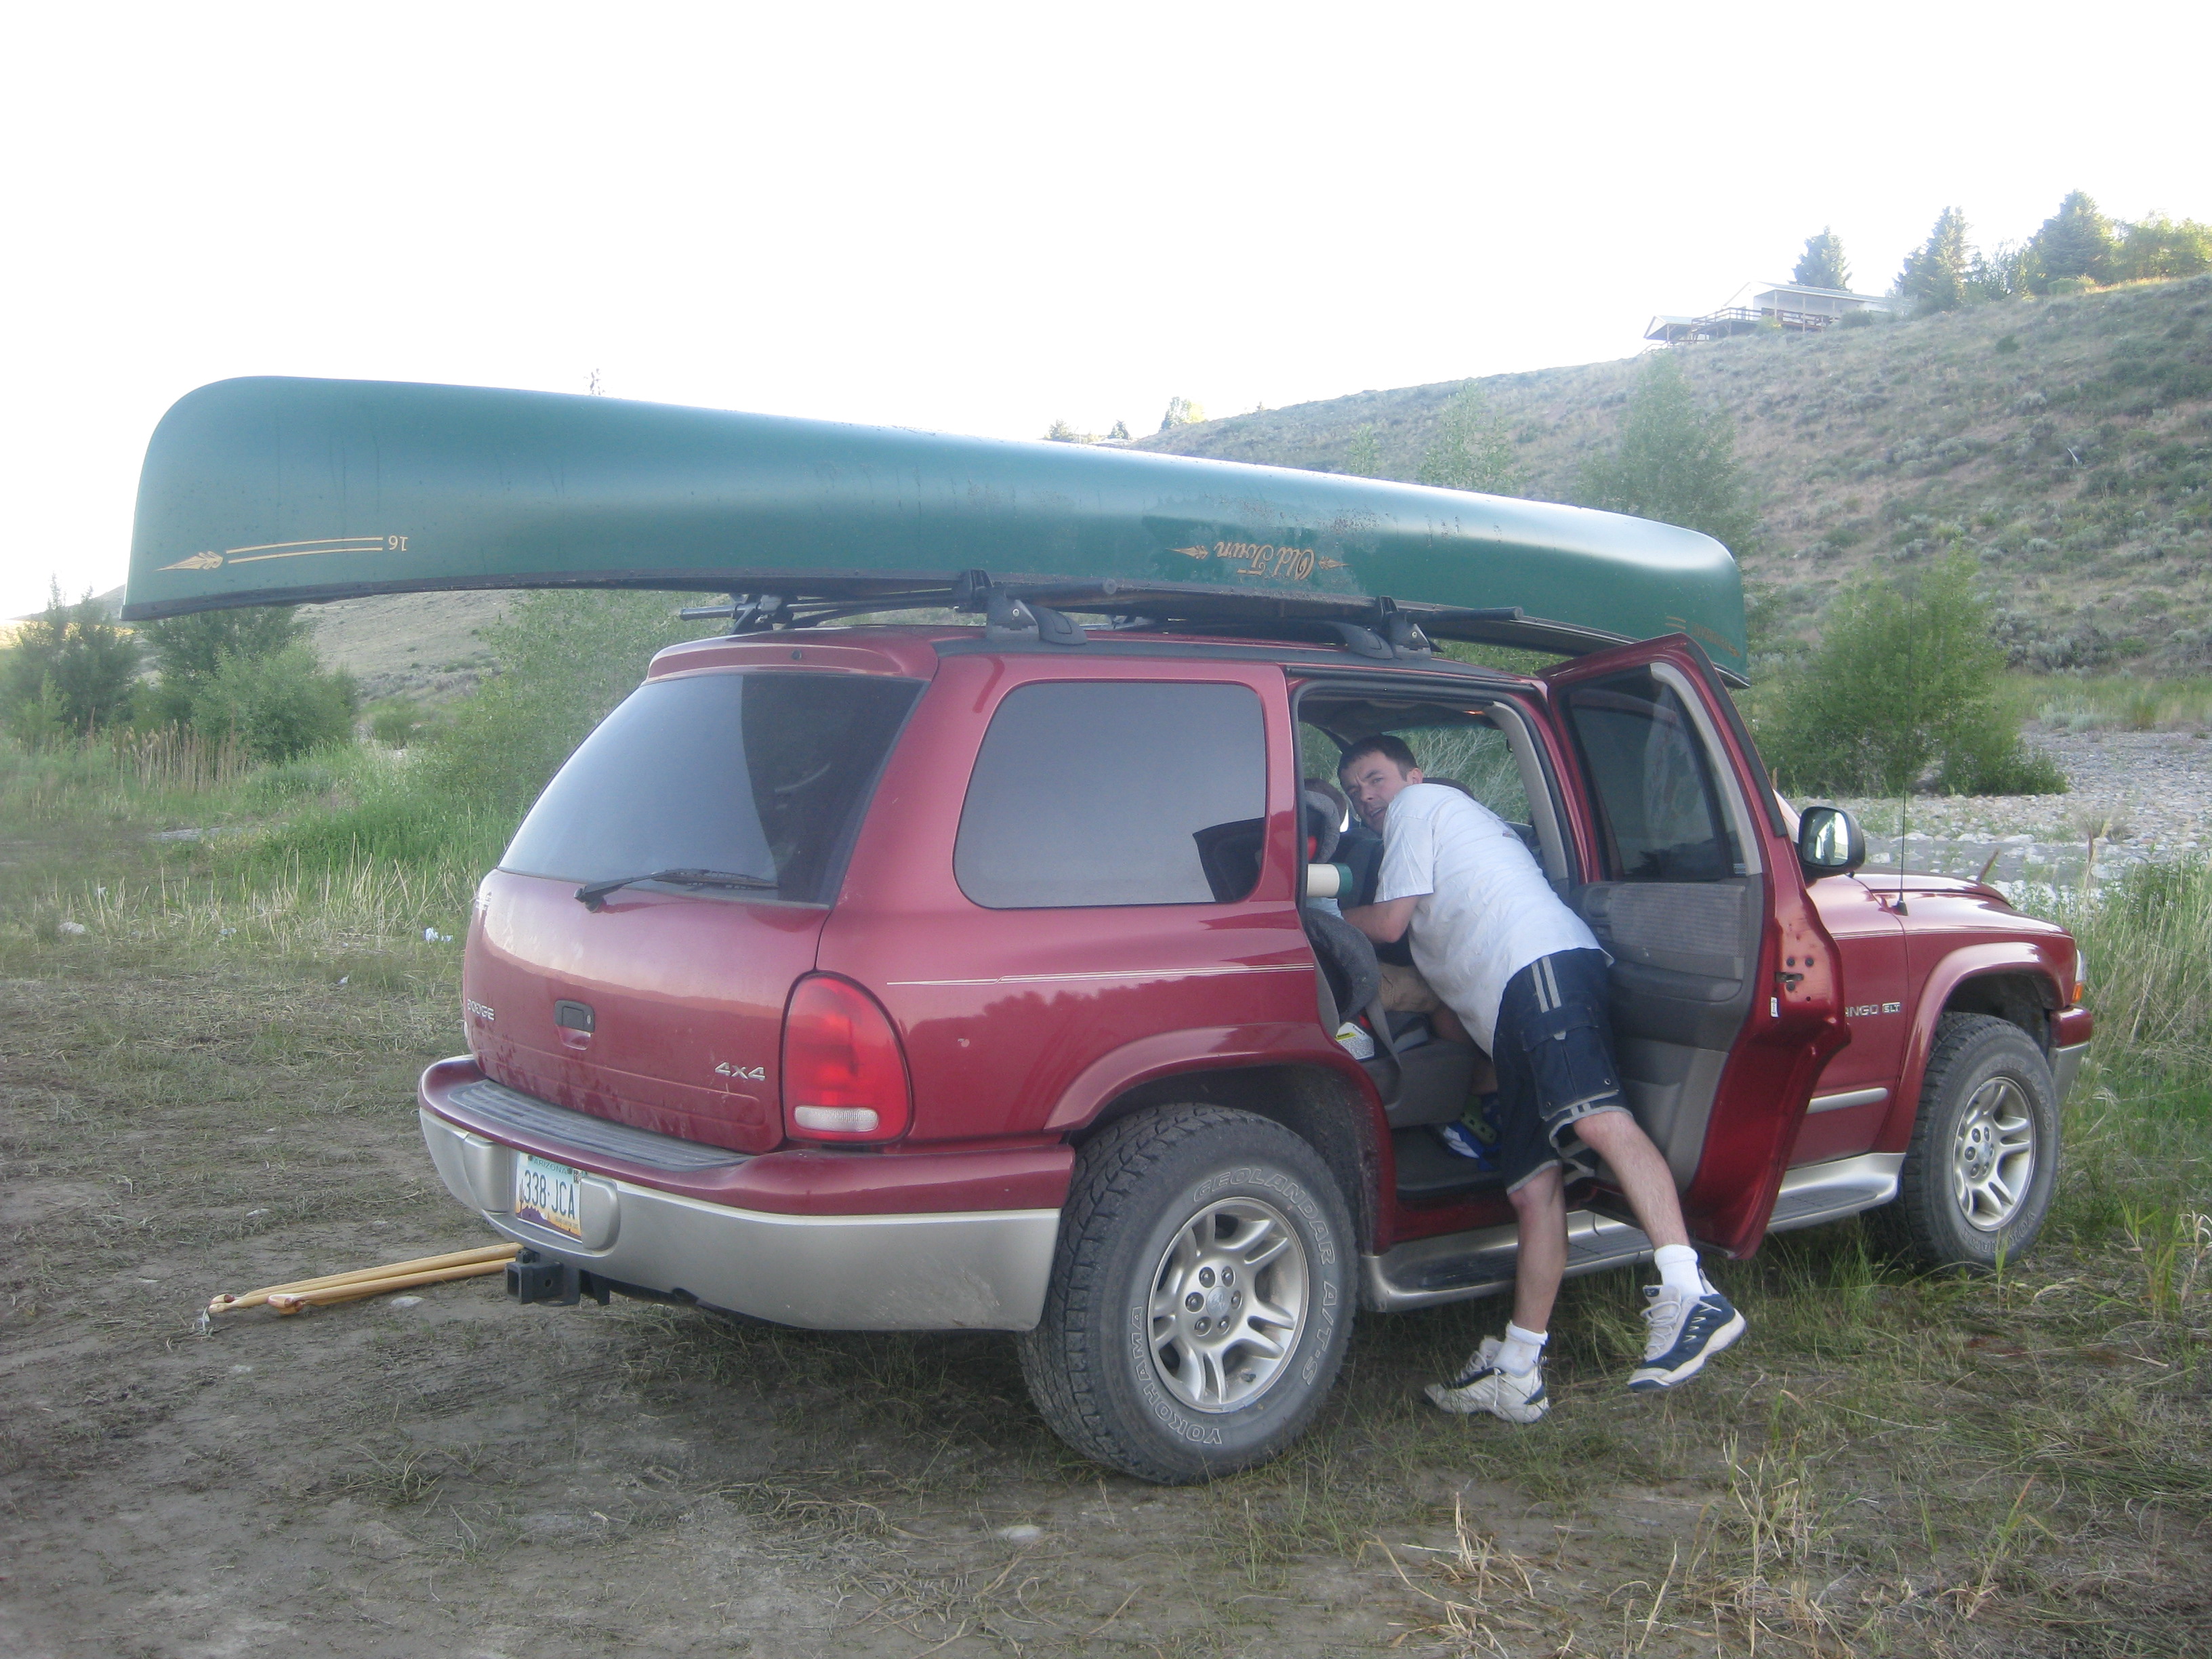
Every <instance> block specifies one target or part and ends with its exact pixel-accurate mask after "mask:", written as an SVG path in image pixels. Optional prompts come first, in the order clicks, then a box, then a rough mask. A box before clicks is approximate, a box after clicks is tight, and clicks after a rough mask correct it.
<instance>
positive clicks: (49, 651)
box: [0, 586, 138, 742]
mask: <svg viewBox="0 0 2212 1659" xmlns="http://www.w3.org/2000/svg"><path fill="white" fill-rule="evenodd" d="M137 676H138V641H137V640H136V639H135V638H134V637H132V635H131V630H130V629H127V628H124V627H122V626H120V625H119V624H118V623H115V622H113V621H112V620H111V619H110V618H109V617H108V614H107V612H106V611H105V610H103V609H102V608H101V607H100V605H99V604H98V603H97V602H95V601H94V599H93V597H92V595H91V594H90V593H87V594H86V595H85V596H84V598H82V599H80V600H78V601H77V602H76V604H75V605H66V604H64V603H63V601H62V595H61V589H60V587H59V586H56V587H54V588H53V589H52V594H51V597H50V598H49V599H47V601H46V609H45V610H44V611H40V613H39V614H38V615H37V616H36V617H33V618H32V619H31V620H30V621H29V622H27V623H24V624H23V626H22V627H21V628H20V629H17V630H16V632H15V639H14V640H13V641H11V642H10V643H9V647H8V649H7V650H6V651H5V652H4V653H0V715H4V717H5V718H6V720H7V721H8V723H9V726H12V727H13V728H14V729H15V732H16V735H17V736H18V737H20V738H23V739H24V740H25V741H27V742H28V741H45V740H46V739H47V738H60V737H63V736H64V735H65V734H74V735H76V736H79V737H83V736H89V735H90V734H91V733H92V732H96V731H98V730H100V728H102V727H104V726H112V725H114V724H115V723H116V722H118V721H119V720H128V719H129V718H130V717H131V692H132V690H133V687H134V684H135V682H136V681H137Z"/></svg>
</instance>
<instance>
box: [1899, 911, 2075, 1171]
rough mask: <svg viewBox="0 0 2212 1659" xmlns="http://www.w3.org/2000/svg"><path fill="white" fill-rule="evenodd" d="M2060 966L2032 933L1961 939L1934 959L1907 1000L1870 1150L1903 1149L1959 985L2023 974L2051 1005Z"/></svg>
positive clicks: (2055, 1002)
mask: <svg viewBox="0 0 2212 1659" xmlns="http://www.w3.org/2000/svg"><path fill="white" fill-rule="evenodd" d="M1918 942H1919V941H1918V939H1915V938H1914V937H1913V936H1912V935H1911V934H1908V935H1907V936H1906V944H1905V949H1906V951H1908V952H1910V951H1911V950H1912V949H1913V948H1914V946H1915V945H1917V943H1918ZM2060 967H2061V964H2060V962H2059V960H2058V956H2057V952H2056V951H2053V950H2051V948H2050V947H2049V946H2048V945H2045V944H2044V943H2043V942H2042V941H2041V940H2039V939H2000V940H1993V941H1990V942H1988V943H1985V944H1981V945H1961V946H1960V947H1959V949H1957V950H1955V951H1950V952H1949V953H1948V954H1947V955H1945V956H1944V957H1943V958H1942V960H1941V961H1939V962H1938V963H1936V965H1935V967H1934V968H1932V969H1929V974H1928V977H1927V978H1926V979H1925V980H1923V981H1922V982H1921V987H1920V994H1919V996H1918V998H1917V1000H1916V1001H1915V1002H1914V1003H1913V1005H1912V1030H1911V1034H1910V1035H1909V1036H1907V1037H1906V1039H1905V1066H1904V1070H1903V1072H1902V1073H1901V1074H1900V1075H1899V1079H1898V1086H1897V1093H1896V1095H1895V1097H1894V1098H1893V1101H1892V1103H1891V1106H1890V1113H1889V1117H1888V1119H1887V1121H1885V1122H1884V1123H1883V1125H1882V1129H1881V1134H1880V1135H1879V1136H1878V1137H1877V1138H1876V1139H1875V1151H1877V1152H1903V1151H1904V1150H1905V1146H1907V1145H1908V1144H1909V1143H1910V1142H1911V1139H1912V1121H1913V1119H1914V1118H1916V1117H1917V1116H1918V1115H1919V1112H1920V1085H1921V1083H1922V1081H1923V1079H1925V1078H1926V1076H1927V1073H1928V1056H1929V1052H1930V1051H1931V1050H1932V1049H1933V1048H1935V1046H1936V1024H1937V1023H1938V1022H1939V1021H1940V1020H1941V1019H1942V1018H1943V1010H1944V1009H1945V1008H1946V1007H1947V1006H1948V1005H1949V1003H1950V1000H1951V998H1952V997H1953V995H1954V994H1956V993H1957V991H1958V989H1959V987H1960V986H1961V985H1963V984H1965V983H1966V981H1968V980H1972V979H1984V978H1987V977H1989V976H1990V975H1993V974H2009V975H2026V976H2027V977H2030V978H2033V979H2034V980H2036V981H2039V983H2040V985H2041V987H2042V989H2043V992H2044V1006H2045V1008H2057V1007H2060V1006H2063V1004H2062V1001H2061V999H2060V997H2059V992H2058V987H2059V984H2060V981H2061V978H2062V975H2061V972H2060Z"/></svg>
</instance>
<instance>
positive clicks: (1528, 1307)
mask: <svg viewBox="0 0 2212 1659" xmlns="http://www.w3.org/2000/svg"><path fill="white" fill-rule="evenodd" d="M1506 1196H1507V1197H1509V1198H1510V1199H1511V1200H1513V1218H1514V1219H1515V1220H1516V1221H1517V1222H1518V1223H1520V1225H1521V1239H1520V1248H1519V1252H1518V1254H1517V1255H1516V1256H1515V1257H1514V1260H1513V1322H1514V1323H1515V1324H1516V1325H1518V1326H1519V1327H1521V1328H1522V1330H1524V1331H1538V1332H1541V1331H1548V1330H1549V1329H1551V1327H1552V1304H1553V1303H1555V1302H1557V1301H1558V1300H1559V1281H1560V1280H1561V1279H1565V1277H1566V1275H1567V1188H1566V1183H1565V1182H1563V1181H1561V1180H1560V1179H1559V1166H1558V1165H1557V1164H1553V1166H1552V1167H1551V1168H1550V1169H1548V1170H1538V1171H1537V1172H1536V1173H1535V1174H1534V1175H1533V1176H1529V1177H1528V1180H1527V1181H1525V1182H1522V1184H1521V1185H1520V1186H1518V1187H1516V1188H1514V1189H1513V1191H1511V1192H1510V1193H1509V1194H1506Z"/></svg>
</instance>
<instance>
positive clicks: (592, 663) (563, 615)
mask: <svg viewBox="0 0 2212 1659" xmlns="http://www.w3.org/2000/svg"><path fill="white" fill-rule="evenodd" d="M678 603H680V600H679V599H678V598H677V597H676V596H672V595H670V594H666V593H570V592H540V593H526V594H524V595H523V596H522V597H521V598H520V599H517V600H516V601H515V603H514V605H513V608H512V609H511V610H509V611H508V612H507V616H506V617H505V618H504V619H503V620H501V621H500V622H497V623H492V624H491V625H490V626H489V627H487V628H485V629H483V641H484V643H485V644H486V645H487V646H488V647H490V650H491V654H492V660H493V671H492V673H491V675H490V676H489V678H487V679H486V680H485V681H484V683H483V684H482V685H481V686H479V687H478V688H477V690H476V691H475V692H474V693H473V694H472V695H471V696H468V697H465V698H464V699H462V700H461V701H460V702H456V703H453V704H452V705H450V706H449V707H448V708H447V709H446V711H445V713H444V715H443V717H442V718H441V720H440V721H439V722H438V723H437V724H436V725H435V726H433V727H432V728H431V729H430V730H429V731H428V732H426V733H425V734H424V740H425V744H426V747H427V749H428V755H427V757H426V758H425V760H424V762H423V764H422V785H423V787H425V788H427V789H429V790H431V791H433V792H442V793H446V794H447V795H449V796H450V797H452V798H453V799H455V800H458V801H461V802H465V803H468V804H470V805H476V806H483V807H489V808H494V809H496V810H498V811H505V812H508V813H511V814H515V815H518V816H519V815H520V813H521V812H522V811H523V810H524V809H525V808H526V807H527V806H528V805H530V803H531V802H532V800H533V799H536V798H537V795H538V791H539V790H541V789H543V788H544V787H545V785H546V782H547V781H549V780H550V778H551V777H552V775H553V774H554V773H555V772H556V771H558V770H559V769H560V768H561V763H562V762H563V761H565V760H567V759H568V756H569V754H570V753H571V751H573V750H574V748H575V747H576V745H577V744H580V743H581V742H582V741H583V740H584V738H585V736H586V734H587V733H588V732H590V731H591V729H592V727H593V726H597V725H598V724H599V721H600V720H604V719H605V717H606V715H607V714H608V712H609V711H610V710H611V709H612V708H614V706H615V705H616V704H617V703H618V702H621V701H622V700H623V698H624V697H626V696H629V694H630V692H631V691H632V690H635V687H636V685H637V684H638V682H639V681H640V680H641V679H643V678H645V670H646V665H647V663H648V662H650V661H651V660H652V659H653V653H654V652H656V651H658V650H659V649H660V648H661V647H663V646H665V645H672V644H674V643H675V642H676V641H678V640H683V639H689V638H692V637H694V636H696V635H698V634H699V633H701V632H702V631H705V632H712V631H713V625H712V624H709V625H708V627H707V628H706V629H703V630H702V628H701V627H700V625H699V624H697V623H684V622H681V621H679V620H678V618H677V617H676V615H675V611H676V608H677V605H678Z"/></svg>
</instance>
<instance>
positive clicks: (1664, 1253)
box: [1651, 1244, 1705, 1296]
mask: <svg viewBox="0 0 2212 1659" xmlns="http://www.w3.org/2000/svg"><path fill="white" fill-rule="evenodd" d="M1651 1265H1652V1266H1653V1267H1656V1268H1658V1270H1659V1282H1660V1283H1661V1284H1662V1285H1665V1286H1666V1287H1667V1288H1668V1290H1670V1291H1681V1292H1682V1293H1683V1294H1684V1295H1686V1296H1703V1295H1704V1294H1705V1274H1703V1273H1700V1272H1699V1271H1698V1253H1697V1252H1696V1251H1695V1250H1693V1249H1691V1248H1690V1247H1689V1246H1688V1245H1686V1244H1662V1245H1661V1246H1660V1247H1659V1248H1658V1249H1656V1250H1654V1251H1652V1252H1651Z"/></svg>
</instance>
